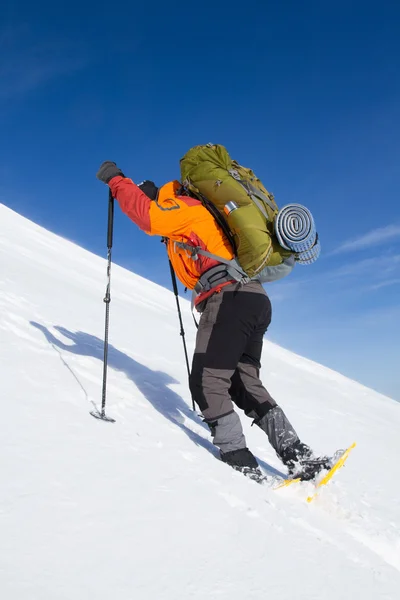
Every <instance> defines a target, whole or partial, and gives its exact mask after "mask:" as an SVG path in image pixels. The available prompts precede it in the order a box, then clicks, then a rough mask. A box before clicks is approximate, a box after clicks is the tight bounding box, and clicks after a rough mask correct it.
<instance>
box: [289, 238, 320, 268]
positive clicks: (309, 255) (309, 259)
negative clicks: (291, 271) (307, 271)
mask: <svg viewBox="0 0 400 600" xmlns="http://www.w3.org/2000/svg"><path fill="white" fill-rule="evenodd" d="M320 254H321V245H320V243H319V241H318V240H317V241H316V243H315V244H314V246H313V247H312V248H310V250H304V252H298V253H296V254H295V255H294V258H295V261H296V262H297V263H299V265H312V263H314V262H315V261H316V260H317V258H318V257H319V255H320Z"/></svg>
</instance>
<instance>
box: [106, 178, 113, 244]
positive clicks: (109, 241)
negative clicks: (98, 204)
mask: <svg viewBox="0 0 400 600" xmlns="http://www.w3.org/2000/svg"><path fill="white" fill-rule="evenodd" d="M113 227H114V197H113V195H112V191H111V190H110V191H109V194H108V228H107V248H108V249H109V250H110V249H111V248H112V244H113Z"/></svg>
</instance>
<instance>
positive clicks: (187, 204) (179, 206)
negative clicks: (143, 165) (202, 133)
mask: <svg viewBox="0 0 400 600" xmlns="http://www.w3.org/2000/svg"><path fill="white" fill-rule="evenodd" d="M109 186H110V189H111V192H112V194H113V196H114V198H116V199H117V200H118V203H119V205H120V207H121V210H122V211H123V212H124V213H125V214H126V215H128V217H129V218H130V219H132V221H134V222H135V223H136V224H137V225H138V226H139V227H140V229H142V230H143V231H145V232H146V233H148V234H149V235H160V236H163V237H166V238H168V242H167V249H168V256H169V258H170V260H171V263H172V266H173V268H174V271H175V273H176V275H177V277H178V278H179V279H180V281H181V282H182V283H183V285H184V286H186V287H187V288H189V289H193V288H194V286H195V285H196V283H197V281H198V279H199V277H200V275H202V274H203V273H204V272H205V271H208V269H210V268H211V267H214V266H215V265H217V264H218V261H216V260H213V259H210V258H207V257H205V256H202V255H201V254H199V255H198V258H197V259H196V260H193V259H192V258H191V256H190V255H189V253H188V251H187V250H183V249H181V248H178V247H177V246H175V245H174V242H185V243H189V244H191V245H193V246H200V247H201V248H202V249H203V250H207V251H208V252H212V253H213V254H215V255H217V256H221V258H226V259H228V260H230V259H231V258H233V257H234V254H233V252H232V249H231V245H230V243H229V241H228V240H227V238H226V236H225V235H224V233H223V232H222V229H221V228H220V226H219V225H218V223H217V222H216V220H215V219H214V217H213V216H212V215H211V214H210V213H209V212H208V210H207V209H206V208H205V207H204V206H203V205H202V203H201V202H200V201H199V200H196V199H195V198H191V197H188V196H179V195H178V191H179V189H180V188H181V187H182V186H181V184H180V183H179V181H170V182H169V183H166V184H165V185H163V186H162V187H161V188H160V189H159V191H158V197H157V200H150V198H148V197H147V196H146V195H145V194H144V193H143V192H142V191H141V190H140V189H139V188H138V186H137V185H135V184H134V183H133V181H132V180H131V179H127V178H125V177H120V176H118V177H114V178H113V179H111V181H110V182H109ZM203 298H204V295H203V294H201V296H200V297H199V298H198V300H199V301H201V299H203ZM196 304H197V302H196Z"/></svg>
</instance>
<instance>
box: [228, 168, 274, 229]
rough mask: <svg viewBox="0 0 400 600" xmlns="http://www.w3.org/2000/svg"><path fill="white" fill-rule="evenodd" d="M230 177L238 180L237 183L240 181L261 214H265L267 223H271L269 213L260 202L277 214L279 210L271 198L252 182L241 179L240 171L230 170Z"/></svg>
mask: <svg viewBox="0 0 400 600" xmlns="http://www.w3.org/2000/svg"><path fill="white" fill-rule="evenodd" d="M229 175H231V176H232V177H233V178H234V179H236V181H238V182H239V183H240V184H241V186H242V187H244V189H245V190H246V192H247V194H248V195H249V196H250V198H251V199H252V200H253V202H254V203H255V204H256V206H257V208H258V209H259V210H260V212H261V214H263V215H264V217H265V218H266V219H267V221H269V217H268V214H267V211H266V210H265V208H264V207H263V205H262V203H261V202H260V200H262V201H263V202H265V203H266V204H268V206H269V207H270V209H271V210H272V211H273V212H276V210H277V208H276V206H275V205H274V203H273V202H272V200H271V198H269V197H268V196H267V195H266V194H264V192H262V191H261V190H259V189H258V188H257V187H256V186H255V185H252V184H251V183H250V182H248V181H245V180H244V179H241V177H240V174H239V172H238V171H236V169H230V171H229Z"/></svg>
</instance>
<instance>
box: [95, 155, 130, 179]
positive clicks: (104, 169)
mask: <svg viewBox="0 0 400 600" xmlns="http://www.w3.org/2000/svg"><path fill="white" fill-rule="evenodd" d="M118 175H119V176H120V177H125V175H124V174H123V172H122V171H121V169H119V168H118V167H117V165H116V164H115V162H111V160H106V161H105V162H103V164H102V165H100V169H99V170H98V171H97V173H96V177H97V179H100V181H102V182H103V183H108V182H109V181H110V180H111V179H112V178H113V177H117V176H118Z"/></svg>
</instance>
